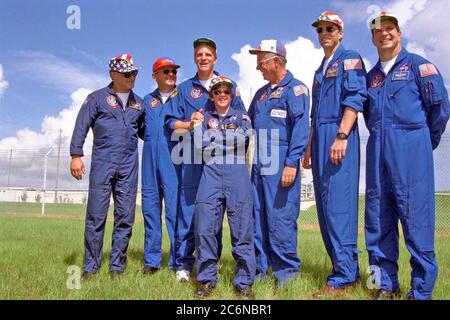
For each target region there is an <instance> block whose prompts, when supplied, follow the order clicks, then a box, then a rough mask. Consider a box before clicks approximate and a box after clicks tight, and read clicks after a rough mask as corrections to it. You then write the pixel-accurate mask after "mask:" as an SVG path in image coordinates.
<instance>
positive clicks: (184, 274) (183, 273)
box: [176, 270, 191, 282]
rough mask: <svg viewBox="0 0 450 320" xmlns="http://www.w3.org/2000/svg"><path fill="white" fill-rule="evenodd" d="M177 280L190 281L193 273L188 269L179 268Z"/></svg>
mask: <svg viewBox="0 0 450 320" xmlns="http://www.w3.org/2000/svg"><path fill="white" fill-rule="evenodd" d="M176 277H177V281H180V282H189V281H190V280H191V273H190V272H189V271H187V270H178V271H177V273H176Z"/></svg>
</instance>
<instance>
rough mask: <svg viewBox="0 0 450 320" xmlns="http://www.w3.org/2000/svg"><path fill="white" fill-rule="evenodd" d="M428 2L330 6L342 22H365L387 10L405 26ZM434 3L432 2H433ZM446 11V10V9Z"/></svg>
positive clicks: (400, 0)
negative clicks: (340, 16)
mask: <svg viewBox="0 0 450 320" xmlns="http://www.w3.org/2000/svg"><path fill="white" fill-rule="evenodd" d="M427 2H428V0H397V1H394V2H392V3H389V4H386V1H381V0H378V1H344V0H334V1H332V2H331V3H332V6H333V7H334V8H335V9H336V11H337V12H338V13H339V14H340V15H342V17H343V19H344V22H346V23H353V22H366V21H368V19H369V17H370V16H372V15H374V14H376V13H378V12H380V11H382V10H388V11H391V12H393V13H395V14H396V15H397V16H398V18H399V24H400V26H403V25H405V24H406V23H407V22H408V21H409V20H411V19H412V18H413V17H414V16H415V15H416V14H417V13H419V12H420V11H422V10H424V8H425V6H426V4H427ZM433 2H434V1H433ZM447 10H448V9H447Z"/></svg>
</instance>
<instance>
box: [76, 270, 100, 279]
mask: <svg viewBox="0 0 450 320" xmlns="http://www.w3.org/2000/svg"><path fill="white" fill-rule="evenodd" d="M97 272H98V271H93V272H88V271H84V272H83V274H82V275H81V278H80V280H81V281H86V280H88V279H89V278H90V277H92V276H93V275H95V274H96V273H97Z"/></svg>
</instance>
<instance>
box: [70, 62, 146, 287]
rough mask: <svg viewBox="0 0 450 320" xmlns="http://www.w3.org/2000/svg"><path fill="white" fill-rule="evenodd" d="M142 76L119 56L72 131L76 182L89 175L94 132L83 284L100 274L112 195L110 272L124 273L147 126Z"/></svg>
mask: <svg viewBox="0 0 450 320" xmlns="http://www.w3.org/2000/svg"><path fill="white" fill-rule="evenodd" d="M137 72H138V68H137V67H136V66H135V65H134V64H133V58H132V57H131V55H129V54H120V55H118V56H116V57H115V58H112V59H111V60H110V61H109V74H110V76H111V79H112V82H111V83H110V84H109V85H108V86H107V87H105V88H103V89H100V90H97V91H94V92H92V93H91V94H89V95H88V97H87V98H86V100H85V102H84V103H83V105H82V106H81V108H80V111H79V113H78V116H77V120H76V123H75V128H74V130H73V134H72V140H71V143H70V155H71V157H72V161H71V163H70V170H71V174H72V176H73V177H74V178H75V179H77V180H80V179H82V177H83V175H84V173H85V166H84V163H83V161H82V160H81V158H82V157H83V155H84V153H83V145H84V141H85V139H86V136H87V134H88V131H89V129H92V132H93V136H94V142H93V146H92V161H91V167H90V173H89V197H88V203H87V210H86V225H85V233H84V248H85V251H84V266H83V271H84V272H83V275H82V280H86V279H88V278H89V277H91V276H92V275H94V274H96V273H98V272H99V271H100V267H101V264H102V256H103V235H104V232H105V223H106V217H107V214H108V208H109V202H110V199H111V195H112V196H113V199H114V228H113V233H112V247H111V254H110V262H109V270H110V274H111V277H113V278H114V277H117V276H120V275H121V274H122V273H123V272H124V270H125V262H126V258H127V250H128V243H129V241H130V237H131V232H132V228H133V224H134V214H135V209H136V194H137V183H138V166H139V164H138V159H139V157H138V148H137V147H138V129H139V128H140V127H141V125H142V121H143V111H142V110H143V106H142V100H141V98H140V97H138V96H137V95H136V94H134V92H133V90H132V89H133V87H134V81H135V79H136V76H137Z"/></svg>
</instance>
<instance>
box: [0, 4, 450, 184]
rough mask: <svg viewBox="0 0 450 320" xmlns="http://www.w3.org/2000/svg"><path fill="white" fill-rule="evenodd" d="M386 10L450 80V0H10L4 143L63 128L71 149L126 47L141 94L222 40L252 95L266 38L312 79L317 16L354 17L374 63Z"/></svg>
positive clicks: (2, 24) (356, 40)
mask: <svg viewBox="0 0 450 320" xmlns="http://www.w3.org/2000/svg"><path fill="white" fill-rule="evenodd" d="M70 5H77V6H78V7H79V8H80V10H81V20H80V21H81V29H79V30H69V29H68V28H67V26H66V21H67V19H68V18H69V17H70V14H68V13H66V10H67V8H68V7H69V6H70ZM376 8H379V9H384V8H388V9H393V10H394V11H396V13H397V14H398V15H399V16H400V18H401V27H402V31H403V44H404V46H405V47H407V48H408V49H409V50H411V51H414V52H417V53H420V54H423V55H425V56H426V57H427V58H428V59H430V60H431V61H432V62H434V63H435V64H436V65H437V66H438V68H439V69H440V70H441V71H442V73H443V74H444V76H445V81H446V85H447V87H449V84H450V77H449V76H450V66H449V64H448V56H449V55H450V46H449V45H448V43H450V36H449V35H448V34H445V33H444V32H439V33H436V31H435V30H445V29H446V28H447V22H446V21H448V20H449V19H450V3H449V1H448V0H415V1H413V0H394V1H385V0H374V1H368V0H361V1H350V0H331V1H319V0H316V1H313V0H276V1H265V0H239V1H238V0H228V1H215V0H196V1H193V0H172V1H153V0H152V1H143V0H131V1H114V0H112V1H105V0H100V1H87V0H84V1H75V0H71V1H65V0H58V1H57V0H33V1H32V0H22V1H14V0H2V9H1V10H0V43H1V50H0V124H1V125H0V150H6V149H8V148H11V147H15V148H17V147H18V146H21V147H23V148H36V149H39V148H44V147H48V146H49V145H51V144H54V141H55V139H56V138H57V134H58V133H59V129H60V128H61V129H62V130H63V139H64V144H65V148H67V145H68V143H69V141H70V135H71V131H72V128H73V121H74V117H75V116H76V113H77V111H78V109H79V106H80V105H81V103H82V101H83V99H84V97H85V95H86V94H88V93H89V92H90V91H92V90H96V89H99V88H101V87H103V86H105V85H106V84H108V82H109V79H108V72H107V71H108V70H107V63H108V60H109V59H110V58H111V57H113V56H115V55H117V54H119V53H125V52H127V53H131V54H132V55H133V57H134V61H135V63H136V64H137V65H139V66H140V67H142V70H141V72H140V74H139V76H138V78H137V80H136V87H135V91H136V92H137V93H138V94H139V95H141V96H144V95H145V94H147V93H148V92H150V91H152V90H153V89H154V82H153V80H152V79H151V65H152V64H153V62H154V60H155V59H156V58H157V57H159V56H171V57H172V58H174V59H175V60H176V61H177V63H178V64H180V65H181V69H180V74H179V77H178V80H184V79H187V78H189V77H191V76H192V75H193V74H194V73H195V65H194V63H193V48H192V41H193V40H194V39H196V38H198V37H210V38H213V39H215V40H216V42H217V44H218V56H219V60H218V64H217V70H218V71H220V72H221V73H222V74H225V75H228V76H230V77H232V78H233V79H235V80H236V81H237V82H238V84H239V86H240V89H241V91H243V92H244V95H243V97H244V96H245V94H247V96H246V100H248V99H249V98H250V94H251V93H252V92H253V93H254V92H255V91H256V89H257V88H258V87H259V86H260V85H261V84H262V83H263V82H262V78H261V77H260V75H259V73H258V72H257V71H256V70H255V69H254V67H255V57H254V56H250V55H249V54H248V48H249V46H257V45H258V44H259V42H260V40H261V39H279V40H282V41H284V42H286V43H287V44H288V67H289V68H290V70H292V71H293V73H294V75H295V76H296V77H298V78H300V79H301V80H302V81H304V82H305V83H306V84H307V85H309V84H310V83H311V81H312V75H313V72H314V70H315V69H316V68H317V67H318V64H319V63H320V60H321V59H322V56H323V54H322V51H321V49H320V48H319V45H318V41H317V35H316V33H315V30H314V28H312V27H311V23H312V22H313V21H314V20H315V19H316V18H317V17H318V15H319V14H320V13H321V12H322V11H326V10H331V11H336V12H338V13H339V14H340V15H341V16H342V17H343V19H344V21H345V37H344V42H343V44H344V46H345V47H347V48H351V49H354V50H357V51H358V52H359V53H360V54H361V56H362V57H363V58H364V59H365V62H367V64H368V66H373V65H374V64H375V63H376V61H377V55H376V50H375V48H374V47H373V45H372V43H371V38H370V32H369V30H368V29H367V27H366V21H367V19H368V17H369V16H370V13H371V12H373V10H374V9H376ZM438 15H439V16H440V17H441V19H439V20H437V19H436V16H438ZM431 25H433V28H431V27H430V26H431ZM244 102H246V101H245V100H244ZM447 133H448V132H447ZM363 134H364V132H363ZM449 142H450V141H449ZM449 145H450V143H449ZM0 160H1V159H0ZM448 169H449V172H450V168H448ZM0 184H1V183H0Z"/></svg>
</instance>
